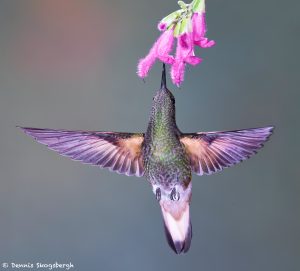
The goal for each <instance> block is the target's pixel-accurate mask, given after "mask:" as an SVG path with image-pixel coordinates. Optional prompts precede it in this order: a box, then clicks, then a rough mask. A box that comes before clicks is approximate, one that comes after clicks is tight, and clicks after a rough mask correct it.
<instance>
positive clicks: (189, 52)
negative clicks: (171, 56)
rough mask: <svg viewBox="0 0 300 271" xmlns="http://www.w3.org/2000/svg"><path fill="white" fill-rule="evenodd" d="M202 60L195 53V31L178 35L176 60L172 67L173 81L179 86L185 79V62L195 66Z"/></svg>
mask: <svg viewBox="0 0 300 271" xmlns="http://www.w3.org/2000/svg"><path fill="white" fill-rule="evenodd" d="M201 61H202V59H201V58H199V57H196V56H195V53H194V41H193V33H184V34H183V35H181V36H180V37H178V38H177V48H176V56H175V62H174V64H173V65H172V67H171V78H172V82H173V83H174V84H176V85H177V86H179V85H180V84H181V83H182V82H183V80H184V69H185V64H186V63H187V64H191V65H193V66H195V65H197V64H199V63H200V62H201Z"/></svg>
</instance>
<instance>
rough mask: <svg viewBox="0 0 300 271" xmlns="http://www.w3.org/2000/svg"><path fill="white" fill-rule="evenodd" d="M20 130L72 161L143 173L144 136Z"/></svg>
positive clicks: (132, 172)
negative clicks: (142, 151) (142, 148)
mask: <svg viewBox="0 0 300 271" xmlns="http://www.w3.org/2000/svg"><path fill="white" fill-rule="evenodd" d="M20 128H21V129H22V130H23V131H24V132H25V133H26V134H28V135H30V136H32V137H33V138H34V139H35V140H36V141H38V142H40V143H42V144H44V145H46V146H48V147H49V149H51V150H54V151H57V152H58V153H59V154H61V155H64V156H68V157H70V158H71V159H73V160H77V161H81V162H83V163H86V164H92V165H97V166H100V167H104V168H109V169H110V170H111V171H116V172H117V173H120V174H126V175H128V176H131V175H135V176H137V177H140V176H142V175H143V174H144V166H143V159H142V157H141V146H142V143H143V141H144V134H139V133H116V132H92V131H91V132H88V131H67V130H52V129H38V128H25V127H20Z"/></svg>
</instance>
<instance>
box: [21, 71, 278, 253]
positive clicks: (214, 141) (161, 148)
mask: <svg viewBox="0 0 300 271" xmlns="http://www.w3.org/2000/svg"><path fill="white" fill-rule="evenodd" d="M20 128H21V129H23V130H24V132H25V133H26V134H28V135H30V136H32V137H33V138H34V139H35V140H37V141H38V142H40V143H42V144H45V145H47V146H48V147H49V148H50V149H52V150H54V151H57V152H58V153H59V154H61V155H64V156H68V157H70V158H71V159H73V160H78V161H81V162H83V163H86V164H92V165H97V166H100V167H102V168H108V169H110V170H111V171H115V172H117V173H119V174H125V175H127V176H132V175H135V176H137V177H141V176H145V178H146V179H147V180H148V181H149V182H150V184H151V186H152V190H153V193H154V194H155V196H156V199H157V201H158V202H159V204H160V207H161V211H162V216H163V220H164V228H165V234H166V237H167V241H168V244H169V245H170V247H171V248H172V249H173V250H174V252H175V253H177V254H180V253H185V252H187V251H188V250H189V248H190V244H191V239H192V224H191V220H190V211H189V209H190V202H191V197H192V182H191V178H192V172H194V173H196V174H197V175H200V176H201V175H204V174H207V175H209V174H212V173H214V172H217V171H220V170H222V169H223V168H227V167H230V166H233V165H235V164H237V163H239V162H241V161H243V160H245V159H247V158H249V157H250V156H251V155H252V154H255V153H256V151H257V150H258V149H260V148H261V147H262V146H263V143H264V142H265V141H267V139H268V138H269V136H270V135H271V133H272V130H273V127H272V126H268V127H262V128H253V129H246V130H235V131H220V132H199V133H182V132H181V131H180V130H179V129H178V127H177V125H176V119H175V99H174V96H173V95H172V93H171V92H170V91H169V90H168V89H167V86H166V71H165V65H164V66H163V71H162V80H161V88H160V89H159V90H158V91H157V92H156V94H155V96H154V98H153V104H152V110H151V114H150V119H149V123H148V128H147V131H146V133H123V132H98V131H68V130H53V129H39V128H26V127H20Z"/></svg>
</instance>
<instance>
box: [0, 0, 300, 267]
mask: <svg viewBox="0 0 300 271" xmlns="http://www.w3.org/2000/svg"><path fill="white" fill-rule="evenodd" d="M175 9H177V3H176V1H175V0H174V1H158V0H153V1H146V0H145V1H140V0H114V1H94V0H89V1H87V0H85V1H83V0H82V1H77V0H60V1H58V0H44V1H38V0H36V1H33V0H27V1H17V0H9V1H8V0H2V1H0V34H1V35H0V50H1V51H0V56H1V61H0V124H1V128H0V216H1V219H0V240H1V247H0V261H1V262H8V263H10V262H15V263H27V262H32V263H35V262H44V263H52V262H55V261H58V262H61V263H67V262H70V261H71V262H72V263H73V264H74V265H75V270H97V269H98V270H223V271H227V270H228V271H233V270H234V271H235V270H236V271H240V270H243V271H247V270H249V271H250V270H251V271H252V270H264V271H266V270H272V271H276V270H286V271H294V270H300V209H299V207H300V196H299V195H300V167H299V151H300V150H299V136H300V126H299V116H300V103H299V102H300V94H299V83H300V79H299V78H300V76H299V72H300V69H299V48H300V36H299V33H300V17H299V9H300V3H299V1H296V0H288V1H284V2H278V1H277V2H276V1H275V2H274V1H271V0H263V1H259V0H253V1H240V0H233V1H214V0H207V12H208V13H207V23H208V38H210V39H214V40H215V41H216V42H217V45H216V46H215V47H213V48H210V49H205V50H197V54H199V55H200V56H202V57H203V59H204V60H203V62H202V64H200V65H199V66H197V67H196V68H190V69H189V70H188V71H187V73H186V79H185V82H184V84H183V85H182V87H181V88H180V89H178V88H177V87H175V86H172V85H171V83H169V88H170V89H171V90H173V93H174V95H175V98H176V101H177V103H176V105H177V120H178V126H179V127H180V128H181V130H182V131H185V132H196V131H214V130H230V129H242V128H249V127H260V126H264V125H270V124H271V125H275V126H276V130H275V134H274V135H273V136H272V137H271V140H270V141H269V142H268V143H267V144H266V146H265V147H264V149H262V150H261V151H260V152H259V153H258V154H257V155H256V156H254V157H253V158H252V159H250V160H248V161H246V162H244V163H242V164H239V165H237V166H235V167H234V168H230V169H226V170H224V171H223V172H222V173H218V174H215V175H212V176H204V177H199V176H194V178H193V201H192V206H191V217H192V222H193V230H194V236H193V242H192V246H191V250H190V251H189V253H188V254H186V255H181V256H176V255H175V254H174V253H173V252H172V251H171V250H170V249H169V247H168V245H167V242H166V241H165V236H164V232H163V224H162V218H161V214H160V209H159V206H158V204H157V202H156V200H155V199H154V195H153V194H152V191H151V189H150V185H149V184H148V183H147V182H146V181H145V179H143V178H141V179H138V178H136V177H126V176H121V175H117V174H114V173H111V172H109V171H107V170H100V169H99V168H97V167H92V166H87V165H82V164H80V163H79V162H74V161H71V160H69V159H67V158H65V157H60V156H59V155H58V154H56V153H54V152H52V151H49V150H47V149H46V147H45V146H42V145H40V144H38V143H36V142H34V141H33V140H32V139H31V138H29V137H27V136H26V135H25V134H23V133H22V132H21V131H20V130H18V129H17V128H16V127H15V126H16V125H21V126H31V127H40V128H56V129H62V128H64V129H74V130H76V129H77V130H102V131H103V130H104V131H105V130H108V131H129V132H135V131H136V132H138V131H145V129H146V126H147V121H148V114H149V111H150V108H151V103H152V96H153V94H154V92H155V91H156V90H157V89H158V87H159V85H160V73H161V65H160V64H158V63H157V64H156V65H155V66H154V68H153V69H152V70H151V72H150V75H149V77H148V78H147V79H146V82H145V83H143V82H142V81H141V80H140V79H139V78H138V77H137V76H136V64H137V61H138V59H139V58H141V57H143V56H144V55H146V53H147V52H148V50H149V48H150V46H151V45H152V43H153V42H154V40H155V39H156V38H157V37H158V35H159V32H158V31H157V30H156V23H157V22H158V21H159V20H160V19H161V18H162V17H164V16H165V15H166V14H169V13H170V12H171V11H173V10H175ZM169 82H170V80H169Z"/></svg>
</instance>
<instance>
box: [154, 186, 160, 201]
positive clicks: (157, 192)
mask: <svg viewBox="0 0 300 271" xmlns="http://www.w3.org/2000/svg"><path fill="white" fill-rule="evenodd" d="M155 197H156V200H157V201H160V199H161V191H160V188H157V189H156V191H155Z"/></svg>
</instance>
